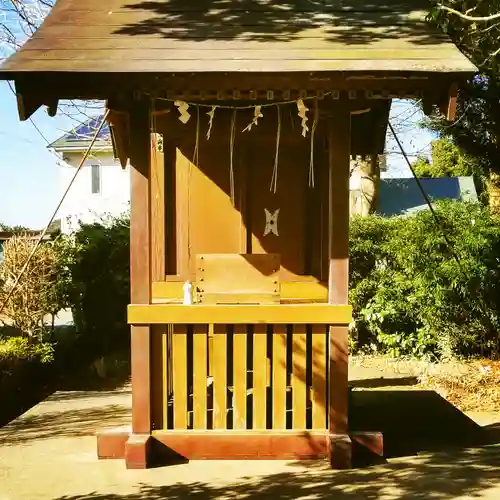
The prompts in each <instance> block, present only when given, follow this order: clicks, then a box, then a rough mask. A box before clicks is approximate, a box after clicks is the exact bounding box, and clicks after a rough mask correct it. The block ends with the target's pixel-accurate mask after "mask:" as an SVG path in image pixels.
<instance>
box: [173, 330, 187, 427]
mask: <svg viewBox="0 0 500 500" xmlns="http://www.w3.org/2000/svg"><path fill="white" fill-rule="evenodd" d="M173 340H174V352H173V363H174V429H186V428H187V416H188V415H187V396H188V394H187V326H186V325H175V326H174V335H173Z"/></svg>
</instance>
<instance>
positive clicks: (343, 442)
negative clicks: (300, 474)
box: [328, 101, 351, 468]
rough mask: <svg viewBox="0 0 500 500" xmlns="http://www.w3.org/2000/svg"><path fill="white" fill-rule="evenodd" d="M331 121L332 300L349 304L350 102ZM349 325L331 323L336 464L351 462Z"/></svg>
mask: <svg viewBox="0 0 500 500" xmlns="http://www.w3.org/2000/svg"><path fill="white" fill-rule="evenodd" d="M332 110H333V115H332V117H331V118H330V121H329V217H328V219H329V245H328V246H329V277H328V302H329V303H330V304H347V303H348V292H349V174H350V172H349V159H350V144H351V116H350V111H349V107H348V103H347V102H345V101H339V102H337V103H335V104H334V105H333V106H332ZM347 370H348V327H347V326H331V327H330V362H329V381H328V395H329V398H328V399H329V403H328V430H329V433H330V452H331V455H330V458H331V464H332V466H333V467H335V468H348V467H350V465H351V447H350V438H349V436H348V434H347V414H348V407H347V402H348V373H347Z"/></svg>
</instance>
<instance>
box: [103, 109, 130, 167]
mask: <svg viewBox="0 0 500 500" xmlns="http://www.w3.org/2000/svg"><path fill="white" fill-rule="evenodd" d="M115 105H116V104H115V103H114V102H113V101H107V102H106V107H107V108H108V109H109V114H108V124H109V129H110V134H111V142H112V143H113V151H114V154H115V157H116V158H118V159H119V160H120V165H121V166H122V168H123V169H125V168H126V166H127V163H128V160H129V158H130V130H129V114H128V110H124V109H120V108H118V109H116V108H115Z"/></svg>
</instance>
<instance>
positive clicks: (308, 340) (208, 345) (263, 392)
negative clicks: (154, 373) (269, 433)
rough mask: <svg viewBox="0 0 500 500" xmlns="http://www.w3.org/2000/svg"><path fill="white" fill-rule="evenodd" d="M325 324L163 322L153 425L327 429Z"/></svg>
mask: <svg viewBox="0 0 500 500" xmlns="http://www.w3.org/2000/svg"><path fill="white" fill-rule="evenodd" d="M327 330H328V329H327V327H326V326H325V325H309V326H308V325H303V324H297V325H293V326H286V325H242V324H240V325H207V324H197V325H191V326H186V325H173V326H171V327H170V328H166V329H165V332H164V333H163V334H162V335H163V342H162V344H163V358H162V366H163V372H162V378H163V381H162V387H163V397H162V402H161V404H162V407H163V421H162V423H161V424H160V425H159V427H157V428H161V429H164V430H167V429H174V430H186V429H195V430H205V429H214V430H224V429H235V430H243V429H256V430H259V429H260V430H265V429H273V430H285V429H294V430H300V429H321V430H322V429H326V407H327V406H326V404H327V401H326V398H327V392H326V380H327V338H328V335H327ZM169 342H171V343H172V345H171V349H169V348H168V343H169ZM169 377H171V378H172V380H168V378H169Z"/></svg>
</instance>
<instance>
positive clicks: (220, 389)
mask: <svg viewBox="0 0 500 500" xmlns="http://www.w3.org/2000/svg"><path fill="white" fill-rule="evenodd" d="M213 347H214V351H213V360H214V364H213V377H214V382H213V384H214V429H225V428H226V410H227V334H226V326H225V325H214V340H213Z"/></svg>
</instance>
